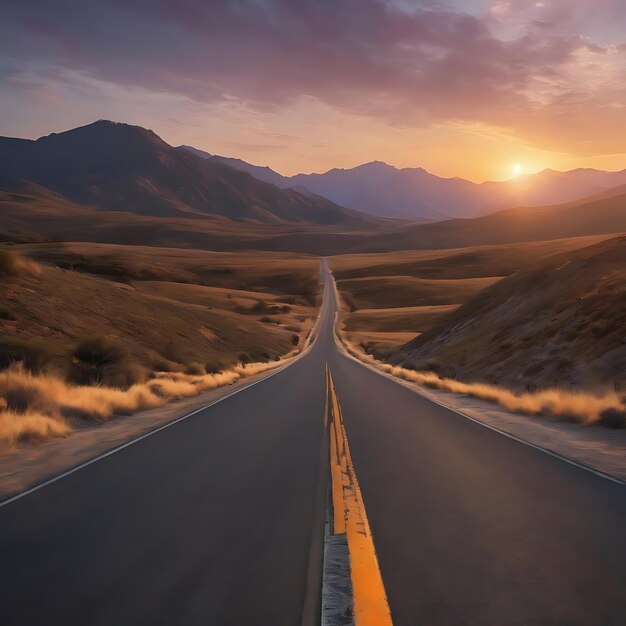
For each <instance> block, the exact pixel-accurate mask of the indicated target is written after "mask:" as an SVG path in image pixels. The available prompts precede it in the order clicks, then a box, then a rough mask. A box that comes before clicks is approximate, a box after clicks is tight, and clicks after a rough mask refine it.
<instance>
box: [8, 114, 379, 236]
mask: <svg viewBox="0 0 626 626" xmlns="http://www.w3.org/2000/svg"><path fill="white" fill-rule="evenodd" d="M19 180H27V181H31V182H33V183H37V184H38V185H41V186H43V187H46V188H49V189H50V190H52V191H54V192H56V193H58V194H61V195H63V196H65V197H66V198H68V199H70V200H72V201H73V202H76V203H80V204H86V205H89V206H90V207H96V208H100V209H105V210H113V211H120V210H122V211H128V212H133V213H138V214H141V215H150V216H158V217H195V218H198V217H204V216H207V215H208V216H221V217H226V218H228V219H231V220H238V221H252V222H257V223H284V222H294V223H296V222H304V223H315V224H360V223H363V222H366V221H367V220H368V219H369V218H367V217H366V216H363V215H361V214H359V213H357V212H354V211H351V210H348V209H344V208H343V207H340V206H337V205H336V204H334V203H333V202H331V201H329V200H326V199H325V198H320V197H317V196H310V195H307V196H305V195H302V194H300V193H298V192H297V191H295V190H292V189H279V188H278V187H276V186H274V185H272V184H269V183H265V182H262V181H259V180H258V179H256V178H254V177H253V176H251V175H250V174H247V173H245V172H242V171H240V170H237V169H234V168H232V167H230V166H229V165H227V164H224V163H218V162H209V161H207V160H206V159H202V158H200V157H198V156H195V155H193V154H191V153H189V152H188V151H183V150H176V149H175V148H173V147H172V146H170V145H168V144H167V143H165V142H164V141H163V140H162V139H160V138H159V137H158V136H157V135H156V134H155V133H153V132H152V131H150V130H146V129H144V128H141V127H139V126H130V125H128V124H119V123H114V122H110V121H105V120H101V121H98V122H95V123H93V124H89V125H88V126H83V127H80V128H75V129H73V130H69V131H67V132H63V133H59V134H52V135H48V136H47V137H41V138H40V139H37V140H29V139H13V138H6V137H3V138H0V184H2V183H4V184H7V183H13V182H16V181H19Z"/></svg>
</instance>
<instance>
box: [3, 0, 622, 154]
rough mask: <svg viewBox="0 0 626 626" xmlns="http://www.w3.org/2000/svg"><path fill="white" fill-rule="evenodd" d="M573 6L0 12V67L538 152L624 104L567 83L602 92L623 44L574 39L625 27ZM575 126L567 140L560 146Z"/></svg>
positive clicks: (181, 6) (578, 138)
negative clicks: (597, 112)
mask: <svg viewBox="0 0 626 626" xmlns="http://www.w3.org/2000/svg"><path fill="white" fill-rule="evenodd" d="M457 4H458V5H459V7H462V4H461V3H457ZM463 4H466V3H463ZM529 4H530V5H534V6H533V8H532V11H531V10H529V9H528V7H529ZM575 4H585V3H572V2H566V1H565V0H559V1H550V0H545V2H542V3H540V2H538V3H528V2H520V1H517V0H511V1H507V2H503V1H500V2H493V3H489V4H488V6H487V5H486V7H485V8H486V9H489V8H491V10H486V11H485V12H483V13H480V12H476V13H475V14H473V15H470V14H468V13H465V12H463V11H462V10H461V8H456V9H455V8H454V4H453V5H451V6H450V7H449V8H445V7H443V6H442V5H440V4H438V3H432V2H422V3H413V4H411V3H407V2H405V3H400V2H391V1H384V0H342V1H341V2H337V1H336V0H307V1H305V0H233V1H230V2H228V1H225V2H206V0H179V1H178V2H176V3H173V2H169V1H165V0H156V1H152V0H131V1H122V0H101V1H94V0H85V1H83V2H80V1H76V0H59V1H57V2H54V3H50V2H46V1H44V0H40V1H37V0H31V1H28V0H27V1H26V2H24V1H22V2H18V1H16V0H9V1H8V3H5V6H6V7H7V8H6V10H5V16H6V19H4V20H3V24H2V25H0V55H1V57H3V58H4V62H3V64H4V65H5V67H8V68H9V70H8V71H9V72H11V71H12V72H15V73H19V71H20V68H21V67H22V66H23V65H24V64H28V65H29V66H31V67H32V66H33V65H35V66H40V67H41V69H42V71H45V68H46V67H47V66H49V67H52V68H54V67H56V68H58V67H62V68H67V69H71V70H75V71H80V72H84V73H86V74H88V75H90V76H93V77H96V78H98V79H101V80H106V81H110V82H112V83H115V84H121V85H129V86H141V87H143V88H146V89H149V90H153V91H164V92H173V93H178V94H184V95H185V96H187V97H189V98H191V99H193V100H197V101H200V102H216V101H223V100H228V99H232V98H234V99H236V100H238V101H240V102H242V103H245V104H246V105H248V106H250V107H252V108H257V109H261V110H263V109H267V108H275V107H281V106H286V105H290V104H292V103H294V102H297V101H298V100H299V99H300V98H302V97H314V98H317V99H319V100H321V101H323V102H325V103H327V104H329V105H331V106H333V107H335V108H338V109H340V110H342V111H347V112H353V113H359V114H365V115H370V116H375V117H379V118H383V119H385V120H388V121H389V122H391V123H393V124H396V125H398V124H400V125H402V124H404V125H425V124H428V123H431V122H433V121H440V122H441V121H442V122H445V121H451V120H454V121H463V122H476V121H478V122H482V123H486V124H491V125H495V126H501V127H504V128H508V129H511V130H512V131H514V132H519V133H522V134H526V135H534V136H536V138H537V140H539V141H543V142H550V138H551V137H554V139H555V141H557V139H558V140H562V138H563V133H562V132H556V131H555V130H554V129H551V128H549V126H550V125H549V124H546V123H545V121H547V120H550V121H553V120H554V118H555V116H558V115H562V114H563V112H564V111H567V112H569V111H571V113H572V115H573V116H575V117H584V115H586V112H587V109H588V107H589V105H590V104H591V103H593V105H594V106H602V105H606V106H607V107H609V108H608V109H607V110H608V115H609V117H611V119H613V118H612V115H613V112H615V111H617V109H618V107H616V106H615V104H616V102H619V99H620V98H621V97H622V96H623V94H622V93H621V87H620V86H619V85H618V86H617V87H616V84H615V83H613V84H612V85H610V86H608V87H607V86H602V85H594V86H592V87H588V86H586V85H584V84H580V83H579V82H578V77H579V76H582V75H585V74H584V72H585V71H590V69H589V68H590V67H591V66H592V65H593V63H595V62H596V59H595V58H596V57H597V59H601V60H602V66H601V67H602V72H606V74H607V78H608V77H609V76H610V79H611V80H612V81H614V80H615V78H616V76H618V75H619V72H621V71H622V69H623V68H621V66H620V65H619V63H622V62H623V55H618V54H613V52H614V51H615V50H617V48H615V47H613V48H611V47H610V45H609V44H610V43H614V44H616V45H620V44H621V43H622V42H621V41H615V42H608V41H605V40H602V41H601V42H599V43H598V42H596V41H592V40H591V39H589V38H588V37H586V36H584V35H583V34H581V32H579V31H577V30H576V29H577V28H579V27H580V28H582V20H583V19H584V18H588V20H590V23H593V24H594V32H597V31H598V29H599V25H598V24H599V20H598V17H597V15H598V13H601V10H599V7H602V6H605V7H606V9H607V11H610V14H611V15H614V16H618V19H619V18H621V17H625V16H624V9H623V7H624V5H623V3H621V2H617V0H599V2H596V3H594V12H591V13H590V12H588V11H586V10H585V11H582V12H581V11H578V12H577V11H576V10H574V9H573V5H575ZM592 13H593V15H594V16H595V17H593V19H592V18H591V17H590V16H591V15H592ZM564 25H565V26H567V28H565V27H564ZM507 33H512V35H509V36H507ZM609 57H610V58H609ZM615 57H619V58H620V62H619V63H618V62H617V61H615ZM598 62H599V61H598ZM592 69H593V68H592ZM6 71H7V70H5V73H6ZM611 71H613V74H611ZM5 88H6V87H5ZM583 101H585V102H586V104H581V102H583ZM622 101H623V100H622ZM611 106H613V109H611ZM588 126H589V125H588V124H586V123H585V124H582V125H579V126H578V128H577V129H576V130H575V132H574V133H572V137H569V136H568V134H567V133H566V134H565V136H566V138H568V140H571V141H570V144H571V143H572V142H573V143H576V142H577V143H578V144H580V145H582V144H581V142H584V141H586V140H587V139H588V138H589V137H590V135H591V133H590V131H589V130H588ZM537 128H540V129H541V133H540V134H539V133H537V132H536V129H537ZM557 136H558V137H557ZM606 147H607V146H603V148H602V149H605V148H606Z"/></svg>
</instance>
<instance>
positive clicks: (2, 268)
mask: <svg viewBox="0 0 626 626" xmlns="http://www.w3.org/2000/svg"><path fill="white" fill-rule="evenodd" d="M15 261H16V256H15V254H13V252H9V251H8V250H4V249H0V276H2V275H5V276H13V274H14V273H15Z"/></svg>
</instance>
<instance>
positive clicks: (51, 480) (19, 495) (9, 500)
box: [0, 303, 324, 509]
mask: <svg viewBox="0 0 626 626" xmlns="http://www.w3.org/2000/svg"><path fill="white" fill-rule="evenodd" d="M323 309H324V303H322V306H320V310H319V312H318V314H317V319H316V320H315V324H314V325H313V327H312V328H311V332H310V333H309V337H312V339H311V341H310V342H309V343H308V345H306V347H305V349H304V350H303V351H302V352H300V354H297V355H296V356H294V357H293V358H292V359H291V361H289V363H286V364H285V365H283V366H279V367H277V368H276V369H275V370H274V371H273V372H271V373H270V374H268V375H267V376H264V377H263V378H260V379H259V380H254V381H252V382H251V383H249V384H247V385H244V386H243V387H240V388H239V389H235V391H233V392H232V393H229V394H227V395H225V396H222V397H221V398H217V399H216V400H214V401H213V402H210V403H209V404H207V405H205V406H201V407H200V408H198V409H195V410H194V411H191V413H187V414H186V415H182V416H181V417H177V418H176V419H175V420H174V421H172V422H168V423H167V424H163V426H159V427H158V428H155V429H154V430H150V431H148V432H147V433H144V434H143V435H141V436H140V437H137V438H136V439H131V440H130V441H127V442H126V443H123V444H122V445H121V446H117V447H116V448H112V449H111V450H108V451H107V452H104V453H103V454H100V455H98V456H96V457H94V458H93V459H89V461H85V462H84V463H80V464H79V465H76V466H75V467H72V468H71V469H68V470H66V471H64V472H61V473H60V474H57V475H56V476H53V477H52V478H48V480H45V481H44V482H42V483H39V484H38V485H35V486H34V487H29V488H28V489H26V490H25V491H21V492H20V493H16V494H15V495H14V496H11V497H10V498H7V499H6V500H2V501H1V502H0V509H1V508H2V507H5V506H7V504H11V503H12V502H15V501H16V500H20V499H21V498H23V497H24V496H27V495H29V494H31V493H34V492H35V491H39V490H40V489H43V488H44V487H47V486H48V485H51V484H53V483H56V482H57V481H58V480H61V479H62V478H65V477H66V476H70V475H71V474H74V472H78V471H79V470H81V469H84V468H85V467H88V466H89V465H92V464H93V463H97V462H98V461H101V460H102V459H105V458H106V457H108V456H111V455H112V454H115V453H116V452H119V451H120V450H124V448H128V447H129V446H132V445H133V444H135V443H137V442H139V441H142V440H143V439H147V438H148V437H151V436H152V435H156V433H158V432H161V431H162V430H165V429H166V428H170V427H171V426H174V425H176V424H178V423H179V422H182V421H183V420H186V419H188V418H190V417H192V416H193V415H195V414H196V413H200V412H201V411H204V410H206V409H209V408H211V407H212V406H215V405H216V404H219V403H220V402H223V401H224V400H228V398H232V397H233V396H235V395H237V394H238V393H240V392H242V391H245V390H246V389H250V387H254V385H258V384H259V383H262V382H264V381H266V380H268V379H270V378H271V377H272V376H276V374H279V373H280V372H284V371H285V370H286V369H287V368H288V367H291V366H292V365H293V364H294V363H296V362H297V361H299V360H300V359H301V358H302V357H304V356H305V355H306V354H308V353H309V351H310V350H311V348H312V346H313V344H314V343H315V341H316V339H317V333H318V332H319V324H320V320H321V318H322V312H323ZM307 339H308V338H307Z"/></svg>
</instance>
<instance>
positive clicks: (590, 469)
mask: <svg viewBox="0 0 626 626" xmlns="http://www.w3.org/2000/svg"><path fill="white" fill-rule="evenodd" d="M335 345H337V347H338V348H339V350H340V352H341V353H342V354H343V355H344V356H346V357H348V358H349V359H352V360H353V361H355V362H356V363H358V364H359V365H362V366H364V367H367V368H368V369H370V370H371V371H372V372H375V373H376V374H379V375H380V376H382V377H384V378H387V379H389V380H392V381H393V382H395V383H398V384H399V385H402V386H403V387H404V388H405V389H408V390H409V391H412V392H413V393H416V394H417V395H419V396H421V397H422V398H424V400H428V401H429V402H432V403H434V404H437V405H439V406H440V407H442V408H444V409H448V411H452V412H453V413H456V414H457V415H460V416H461V417H464V418H466V419H468V420H471V421H472V422H474V423H475V424H478V425H479V426H483V427H484V428H488V429H489V430H492V431H494V432H496V433H498V434H500V435H503V436H504V437H508V438H509V439H513V441H517V442H518V443H521V444H523V445H525V446H529V447H530V448H534V449H535V450H538V451H539V452H543V453H544V454H547V455H548V456H551V457H554V458H555V459H559V460H560V461H563V462H565V463H568V464H569V465H573V466H574V467H577V468H578V469H582V470H585V471H587V472H590V473H591V474H595V475H596V476H599V477H600V478H605V479H606V480H610V481H611V482H613V483H617V484H618V485H626V482H624V481H623V480H621V479H620V478H617V477H616V476H611V474H606V473H605V472H602V471H600V470H597V469H594V468H593V467H589V466H588V465H584V464H583V463H579V462H578V461H574V459H569V458H568V457H566V456H563V455H562V454H559V453H558V452H555V451H554V450H550V449H549V448H543V447H542V446H540V445H538V444H536V443H532V442H530V441H527V440H526V439H522V438H521V437H518V436H516V435H513V434H511V433H507V432H506V431H504V430H501V429H499V428H496V427H495V426H492V425H491V424H486V423H485V422H481V421H480V420H479V419H476V418H475V417H470V416H469V415H466V414H465V413H462V412H461V411H459V410H457V409H455V408H452V407H450V406H448V405H446V404H444V403H443V402H439V400H435V399H433V398H429V397H427V396H425V395H424V394H423V393H421V391H420V388H419V385H417V384H415V383H410V382H408V381H404V380H400V379H399V378H396V377H395V376H393V375H392V374H388V373H387V372H383V371H381V370H379V369H378V368H377V367H375V366H374V365H371V364H369V363H365V362H364V361H361V360H360V359H358V358H357V357H355V356H354V355H352V354H350V353H349V352H348V350H347V349H346V348H345V347H344V345H343V343H342V342H341V339H339V338H338V337H337V334H336V333H335Z"/></svg>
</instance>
